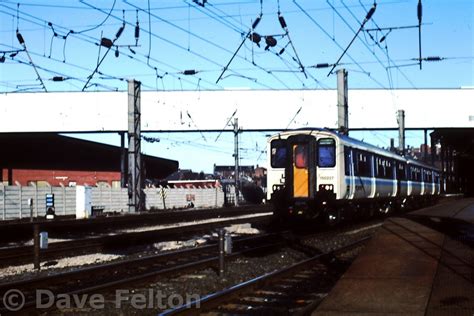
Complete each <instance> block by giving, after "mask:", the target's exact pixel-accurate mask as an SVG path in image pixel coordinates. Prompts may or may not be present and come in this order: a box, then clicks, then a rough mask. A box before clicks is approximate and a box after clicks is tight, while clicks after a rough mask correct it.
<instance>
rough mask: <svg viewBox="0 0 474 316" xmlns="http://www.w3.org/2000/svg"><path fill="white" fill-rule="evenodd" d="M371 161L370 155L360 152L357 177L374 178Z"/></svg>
mask: <svg viewBox="0 0 474 316" xmlns="http://www.w3.org/2000/svg"><path fill="white" fill-rule="evenodd" d="M370 163H371V159H370V156H369V154H368V153H366V152H359V153H358V154H357V172H356V175H358V176H362V177H370V176H372V170H371V167H370Z"/></svg>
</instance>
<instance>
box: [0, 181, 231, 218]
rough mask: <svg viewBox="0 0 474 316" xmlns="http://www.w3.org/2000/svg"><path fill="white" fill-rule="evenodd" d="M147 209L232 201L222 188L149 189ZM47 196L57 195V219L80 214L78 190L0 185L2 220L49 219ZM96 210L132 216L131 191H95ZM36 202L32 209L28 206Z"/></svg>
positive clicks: (146, 192) (98, 188)
mask: <svg viewBox="0 0 474 316" xmlns="http://www.w3.org/2000/svg"><path fill="white" fill-rule="evenodd" d="M144 193H145V206H146V208H147V209H174V208H186V207H191V206H192V207H198V208H199V207H200V208H212V207H222V206H223V205H224V203H225V202H226V201H225V199H226V198H227V199H229V196H228V193H226V194H225V197H224V192H223V190H222V188H221V187H217V188H216V187H209V188H195V187H191V188H170V187H157V188H146V189H145V190H144ZM46 194H54V207H55V211H56V215H75V214H76V188H75V187H41V188H38V187H36V186H4V185H2V184H0V218H1V219H2V220H11V219H21V218H29V217H30V216H31V213H32V215H33V217H38V216H45V214H46ZM91 198H92V206H96V207H97V206H99V207H101V208H103V210H104V212H114V211H115V212H128V190H127V189H126V188H110V187H93V188H92V197H91ZM28 199H32V201H33V204H32V207H30V205H29V204H28Z"/></svg>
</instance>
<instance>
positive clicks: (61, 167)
mask: <svg viewBox="0 0 474 316" xmlns="http://www.w3.org/2000/svg"><path fill="white" fill-rule="evenodd" d="M0 148H2V152H1V154H0V171H1V172H0V182H2V183H3V184H5V185H15V184H19V185H32V184H34V185H37V186H47V185H51V186H58V185H64V186H75V185H91V186H101V185H105V186H112V187H120V179H121V172H120V170H121V155H122V150H121V148H120V147H116V146H111V145H105V144H100V143H96V142H90V141H85V140H80V139H76V138H71V137H66V136H61V135H58V134H54V133H34V134H29V133H0ZM142 157H143V160H142V161H143V164H144V168H143V169H144V175H145V178H146V179H163V178H165V177H167V176H168V175H170V174H172V173H173V172H175V171H176V170H177V169H178V162H177V161H174V160H169V159H163V158H158V157H153V156H148V155H143V156H142ZM124 158H125V166H128V161H127V155H126V154H125V155H124Z"/></svg>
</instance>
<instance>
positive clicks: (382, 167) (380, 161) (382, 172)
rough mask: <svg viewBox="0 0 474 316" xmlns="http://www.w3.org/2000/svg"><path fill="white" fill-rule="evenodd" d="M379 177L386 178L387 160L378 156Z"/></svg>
mask: <svg viewBox="0 0 474 316" xmlns="http://www.w3.org/2000/svg"><path fill="white" fill-rule="evenodd" d="M377 177H379V178H385V161H384V159H382V158H377Z"/></svg>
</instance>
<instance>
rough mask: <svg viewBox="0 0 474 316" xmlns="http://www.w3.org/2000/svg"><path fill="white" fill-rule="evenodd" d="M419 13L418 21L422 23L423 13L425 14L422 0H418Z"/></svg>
mask: <svg viewBox="0 0 474 316" xmlns="http://www.w3.org/2000/svg"><path fill="white" fill-rule="evenodd" d="M417 14H418V22H420V23H421V18H422V15H423V8H422V6H421V0H418V7H417Z"/></svg>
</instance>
